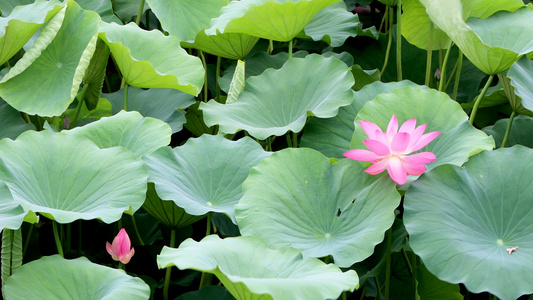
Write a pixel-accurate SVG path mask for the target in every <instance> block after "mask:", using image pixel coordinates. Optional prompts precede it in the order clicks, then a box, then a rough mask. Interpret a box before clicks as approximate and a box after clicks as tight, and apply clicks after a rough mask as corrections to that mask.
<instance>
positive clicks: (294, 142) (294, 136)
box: [292, 132, 298, 148]
mask: <svg viewBox="0 0 533 300" xmlns="http://www.w3.org/2000/svg"><path fill="white" fill-rule="evenodd" d="M292 147H293V148H298V132H293V133H292Z"/></svg>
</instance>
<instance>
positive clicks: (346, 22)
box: [298, 1, 379, 47]
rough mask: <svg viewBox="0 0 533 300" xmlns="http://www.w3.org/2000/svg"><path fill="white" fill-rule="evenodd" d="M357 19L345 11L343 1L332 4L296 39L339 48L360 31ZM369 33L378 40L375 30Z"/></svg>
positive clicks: (320, 12) (318, 14) (317, 15)
mask: <svg viewBox="0 0 533 300" xmlns="http://www.w3.org/2000/svg"><path fill="white" fill-rule="evenodd" d="M361 27H362V26H361V24H360V23H359V17H358V16H357V15H356V14H355V15H354V14H353V13H352V12H349V11H347V10H346V4H345V3H344V1H340V2H337V3H335V4H332V5H330V6H328V7H326V8H324V9H322V10H321V11H319V12H318V13H317V14H316V16H315V17H314V18H313V19H312V20H311V22H309V24H307V26H305V28H304V30H303V32H302V33H300V34H299V35H298V37H310V38H312V39H313V40H315V41H321V40H322V41H324V42H326V43H328V44H329V45H330V46H332V47H339V46H342V45H343V44H344V41H346V39H347V38H349V37H354V36H356V35H357V33H358V32H359V31H362V29H361ZM373 29H374V31H373V32H372V31H371V30H370V31H371V33H373V34H374V38H376V39H377V38H378V35H379V34H378V33H377V32H376V29H375V28H373Z"/></svg>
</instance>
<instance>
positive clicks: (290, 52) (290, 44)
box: [289, 40, 293, 58]
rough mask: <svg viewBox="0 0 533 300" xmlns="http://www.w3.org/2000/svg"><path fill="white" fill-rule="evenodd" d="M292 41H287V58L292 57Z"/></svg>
mask: <svg viewBox="0 0 533 300" xmlns="http://www.w3.org/2000/svg"><path fill="white" fill-rule="evenodd" d="M292 41H293V40H291V41H290V42H289V58H292Z"/></svg>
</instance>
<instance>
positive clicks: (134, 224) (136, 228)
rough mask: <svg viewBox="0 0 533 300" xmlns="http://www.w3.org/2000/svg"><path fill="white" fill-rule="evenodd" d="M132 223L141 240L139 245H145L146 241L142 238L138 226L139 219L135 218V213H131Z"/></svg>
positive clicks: (138, 238)
mask: <svg viewBox="0 0 533 300" xmlns="http://www.w3.org/2000/svg"><path fill="white" fill-rule="evenodd" d="M131 224H132V225H133V230H134V231H135V235H136V236H137V240H139V245H141V246H144V242H143V239H142V238H141V234H140V233H139V228H138V227H137V221H136V220H135V216H134V215H131Z"/></svg>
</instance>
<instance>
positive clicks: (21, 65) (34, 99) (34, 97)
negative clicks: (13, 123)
mask: <svg viewBox="0 0 533 300" xmlns="http://www.w3.org/2000/svg"><path fill="white" fill-rule="evenodd" d="M67 5H68V6H67V7H65V8H63V9H62V10H60V11H59V12H58V13H57V14H56V15H55V16H54V17H52V18H51V19H50V21H48V24H47V25H46V27H45V28H44V29H43V31H42V32H41V35H40V36H39V37H38V38H37V40H36V41H35V43H34V44H33V47H32V48H31V49H30V50H29V51H28V52H26V53H25V54H24V56H23V57H22V58H21V59H20V60H19V61H18V62H17V64H16V65H15V66H14V67H13V68H12V69H11V70H10V71H9V72H8V73H7V74H6V75H5V76H4V78H3V79H2V80H1V81H0V96H1V97H2V98H3V99H4V100H5V101H6V102H7V103H9V104H10V105H11V106H13V107H14V108H15V109H17V110H19V111H23V112H26V113H28V114H30V115H34V114H38V115H41V116H48V117H50V116H57V115H60V114H61V113H62V112H63V111H65V109H67V107H68V105H69V104H70V103H71V102H72V101H73V100H74V97H75V96H76V94H77V93H78V89H79V85H80V83H81V81H82V79H83V75H84V73H85V70H86V69H87V67H88V66H89V62H90V59H91V57H92V55H93V52H94V50H95V46H96V41H97V39H98V38H97V33H98V22H99V20H100V17H99V16H98V14H97V13H95V12H92V11H84V10H82V9H81V8H80V7H79V6H78V4H76V2H74V1H68V2H67ZM73 32H75V33H76V34H73ZM36 86H38V87H39V88H35V87H36Z"/></svg>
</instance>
